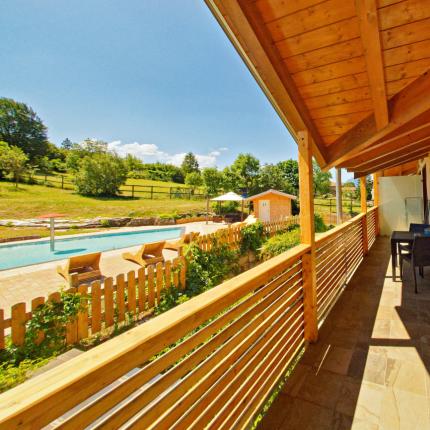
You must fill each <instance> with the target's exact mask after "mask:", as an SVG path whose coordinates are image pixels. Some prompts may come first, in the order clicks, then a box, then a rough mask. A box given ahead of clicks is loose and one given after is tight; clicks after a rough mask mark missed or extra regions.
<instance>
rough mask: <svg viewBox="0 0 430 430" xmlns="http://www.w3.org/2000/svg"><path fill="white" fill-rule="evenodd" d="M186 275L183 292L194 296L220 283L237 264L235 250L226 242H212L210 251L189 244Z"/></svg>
mask: <svg viewBox="0 0 430 430" xmlns="http://www.w3.org/2000/svg"><path fill="white" fill-rule="evenodd" d="M186 259H187V261H188V265H187V277H186V289H185V291H184V293H185V294H186V295H187V296H189V297H192V296H195V295H197V294H200V293H202V292H203V291H206V290H209V289H210V288H212V287H214V286H216V285H218V284H220V283H221V282H222V281H223V280H224V279H225V278H226V276H227V275H228V274H229V273H231V272H232V271H233V270H234V269H235V267H236V264H237V259H238V255H237V252H235V251H233V250H231V249H230V248H229V246H228V245H226V244H222V245H220V244H218V243H216V242H215V243H214V245H213V247H212V249H211V250H210V251H203V250H202V249H200V248H199V247H198V246H197V245H196V244H191V245H190V246H189V247H188V249H187V252H186Z"/></svg>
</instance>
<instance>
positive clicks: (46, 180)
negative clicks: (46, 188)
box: [45, 174, 48, 184]
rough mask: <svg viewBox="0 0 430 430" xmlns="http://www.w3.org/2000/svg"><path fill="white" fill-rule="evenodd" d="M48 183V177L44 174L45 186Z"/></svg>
mask: <svg viewBox="0 0 430 430" xmlns="http://www.w3.org/2000/svg"><path fill="white" fill-rule="evenodd" d="M47 182H48V175H46V174H45V184H46V183H47Z"/></svg>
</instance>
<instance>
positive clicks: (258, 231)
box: [240, 221, 264, 254]
mask: <svg viewBox="0 0 430 430" xmlns="http://www.w3.org/2000/svg"><path fill="white" fill-rule="evenodd" d="M263 240H264V227H263V223H262V222H260V221H257V222H256V223H254V224H251V225H247V226H246V227H244V228H243V229H242V239H241V242H240V252H241V253H242V254H245V253H247V252H249V251H252V252H257V250H258V249H260V248H261V246H262V244H263Z"/></svg>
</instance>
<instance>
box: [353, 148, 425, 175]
mask: <svg viewBox="0 0 430 430" xmlns="http://www.w3.org/2000/svg"><path fill="white" fill-rule="evenodd" d="M429 153H430V149H429V148H427V149H426V150H424V151H421V152H418V153H415V154H408V155H405V156H403V157H400V158H398V159H396V160H392V161H390V162H387V163H384V164H379V165H378V166H374V167H372V168H371V169H369V170H368V171H360V172H355V173H354V179H357V178H361V177H362V176H367V175H370V174H371V173H373V172H376V171H378V170H384V169H389V168H391V167H396V166H399V165H401V164H405V163H408V162H409V161H416V160H419V159H420V158H424V157H426V156H427V155H428V154H429Z"/></svg>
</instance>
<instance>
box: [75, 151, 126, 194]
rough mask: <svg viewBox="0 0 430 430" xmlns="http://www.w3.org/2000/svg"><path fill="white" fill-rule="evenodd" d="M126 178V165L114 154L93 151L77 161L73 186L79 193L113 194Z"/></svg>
mask: <svg viewBox="0 0 430 430" xmlns="http://www.w3.org/2000/svg"><path fill="white" fill-rule="evenodd" d="M126 180H127V167H126V165H125V163H124V161H123V160H122V159H121V158H120V157H118V156H117V155H116V154H111V153H95V154H91V155H87V156H85V157H84V158H83V159H82V160H81V162H80V163H79V170H78V172H77V173H76V176H75V186H76V190H77V192H78V193H79V194H83V195H88V196H115V195H117V194H118V193H119V188H120V187H121V185H124V184H125V182H126Z"/></svg>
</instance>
